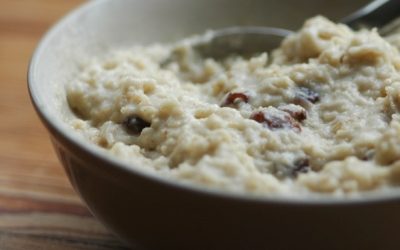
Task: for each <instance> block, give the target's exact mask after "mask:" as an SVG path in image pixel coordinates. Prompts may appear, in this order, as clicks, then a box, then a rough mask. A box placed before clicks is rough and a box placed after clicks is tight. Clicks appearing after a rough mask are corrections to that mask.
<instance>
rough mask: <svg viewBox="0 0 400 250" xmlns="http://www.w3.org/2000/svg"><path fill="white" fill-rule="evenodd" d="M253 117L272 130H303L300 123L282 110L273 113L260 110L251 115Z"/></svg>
mask: <svg viewBox="0 0 400 250" xmlns="http://www.w3.org/2000/svg"><path fill="white" fill-rule="evenodd" d="M250 119H253V120H255V121H257V122H259V123H261V124H263V125H264V126H266V127H267V128H269V129H271V130H276V129H284V128H289V129H293V130H294V131H296V132H301V126H300V124H299V123H298V122H297V121H296V120H295V119H293V118H292V117H291V116H290V115H289V114H287V113H285V112H283V111H281V112H280V113H272V112H268V111H258V112H256V113H253V114H252V115H251V116H250Z"/></svg>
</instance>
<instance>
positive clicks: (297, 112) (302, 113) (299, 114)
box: [279, 105, 307, 122]
mask: <svg viewBox="0 0 400 250" xmlns="http://www.w3.org/2000/svg"><path fill="white" fill-rule="evenodd" d="M279 110H282V111H283V112H286V113H288V114H289V115H290V116H291V117H293V118H294V119H296V120H297V121H299V122H301V121H303V120H305V119H307V112H306V110H305V109H304V108H302V107H300V106H295V105H286V106H282V107H279Z"/></svg>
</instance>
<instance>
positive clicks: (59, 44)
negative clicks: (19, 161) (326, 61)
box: [29, 0, 368, 154]
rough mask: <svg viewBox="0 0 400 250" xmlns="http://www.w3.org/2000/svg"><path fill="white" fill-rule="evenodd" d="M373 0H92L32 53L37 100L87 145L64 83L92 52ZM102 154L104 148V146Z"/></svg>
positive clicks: (276, 22)
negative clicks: (71, 122) (71, 121)
mask: <svg viewBox="0 0 400 250" xmlns="http://www.w3.org/2000/svg"><path fill="white" fill-rule="evenodd" d="M367 2H368V1H367V0H353V1H347V0H337V1H329V2H328V1H320V0H286V1H282V0H270V1H265V0H252V1H244V0H202V1H195V0H190V1H189V0H168V1H166V0H146V1H141V0H119V1H114V0H98V1H90V2H89V3H87V4H86V5H85V6H83V7H81V8H80V9H78V10H76V11H74V12H73V13H71V14H70V15H68V16H67V17H66V18H64V19H63V20H62V21H61V22H60V23H58V24H57V25H56V26H55V27H54V28H53V29H52V30H51V31H50V32H49V33H48V34H47V35H46V36H45V38H44V39H43V40H42V42H41V43H40V45H39V47H38V49H37V51H36V52H35V55H34V57H33V59H32V62H31V66H30V72H29V87H30V91H31V95H32V98H33V101H34V103H35V105H36V106H37V107H38V109H39V111H40V113H41V115H42V117H44V119H45V120H46V121H47V122H48V123H49V124H51V126H52V127H53V128H55V129H57V130H58V131H61V132H62V133H64V134H68V136H69V137H70V138H74V141H75V142H77V143H78V144H79V145H81V146H82V147H86V148H92V151H93V152H96V150H97V149H96V147H95V146H91V145H88V144H90V143H86V142H85V141H84V140H83V139H82V138H80V137H79V136H77V135H76V133H74V132H73V130H72V128H70V127H69V126H68V125H67V123H66V122H65V121H66V119H68V118H69V117H71V116H73V114H72V112H71V111H70V109H69V108H68V105H67V101H66V96H65V90H64V86H65V84H66V83H68V81H70V80H71V78H73V77H74V76H75V75H76V74H77V72H78V71H79V65H80V64H81V63H82V62H85V61H86V60H87V59H88V58H90V57H92V56H96V55H99V54H102V53H104V52H105V51H107V50H109V49H110V48H116V47H125V46H133V45H135V44H147V43H155V42H173V41H175V40H178V39H180V38H183V37H185V36H188V35H191V34H196V33H202V32H204V31H206V30H208V29H217V28H222V27H228V26H235V25H260V26H273V27H281V28H288V29H292V30H295V29H298V28H299V27H300V26H301V25H302V23H303V21H304V20H305V19H306V18H308V17H311V16H314V15H317V14H323V15H325V16H327V17H329V18H330V19H332V20H338V19H340V18H341V17H344V16H346V15H348V14H349V13H351V12H353V11H354V10H356V9H358V8H359V7H361V6H362V5H364V4H366V3H367ZM98 153H99V154H100V150H98Z"/></svg>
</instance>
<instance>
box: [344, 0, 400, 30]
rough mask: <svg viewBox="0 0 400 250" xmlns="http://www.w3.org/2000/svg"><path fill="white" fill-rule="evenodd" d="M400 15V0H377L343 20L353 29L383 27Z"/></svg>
mask: <svg viewBox="0 0 400 250" xmlns="http://www.w3.org/2000/svg"><path fill="white" fill-rule="evenodd" d="M397 17H400V0H375V1H372V2H371V3H370V4H368V5H367V6H365V7H363V8H362V9H360V10H358V11H356V12H354V13H353V14H351V15H350V16H347V17H345V18H343V19H342V20H341V22H342V23H345V24H347V25H348V26H350V27H351V28H353V29H358V28H360V27H368V28H373V27H378V28H381V27H383V26H385V25H386V24H388V23H390V22H391V21H393V20H394V19H396V18H397Z"/></svg>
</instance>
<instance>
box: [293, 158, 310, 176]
mask: <svg viewBox="0 0 400 250" xmlns="http://www.w3.org/2000/svg"><path fill="white" fill-rule="evenodd" d="M308 171H310V161H309V160H308V158H302V159H299V160H297V161H295V163H294V168H293V170H292V176H293V177H296V176H297V175H299V174H300V173H307V172H308Z"/></svg>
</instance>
